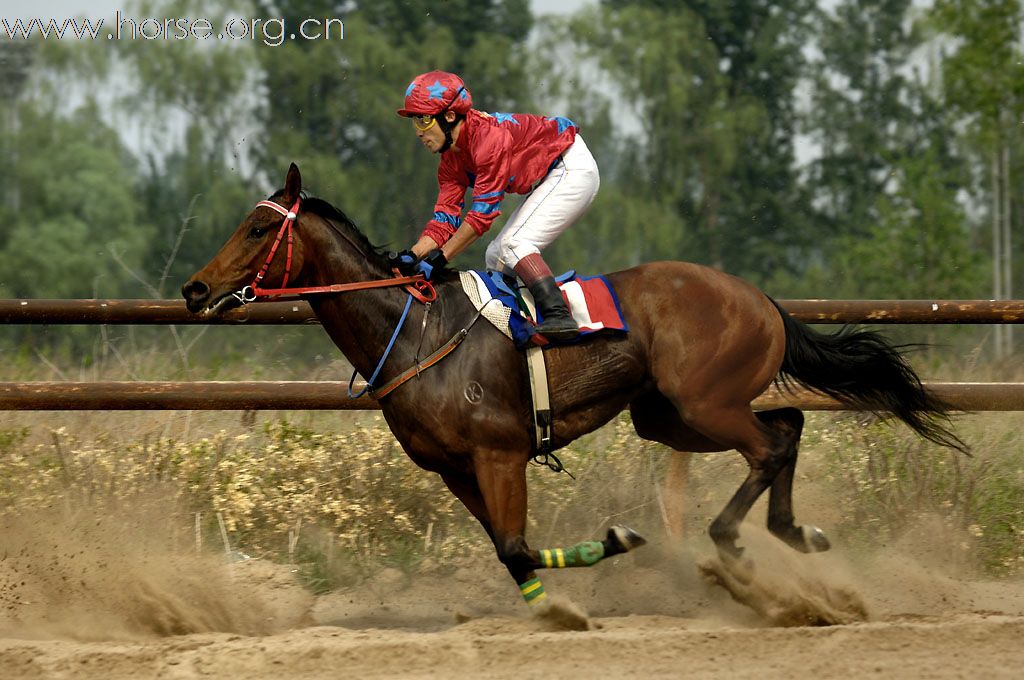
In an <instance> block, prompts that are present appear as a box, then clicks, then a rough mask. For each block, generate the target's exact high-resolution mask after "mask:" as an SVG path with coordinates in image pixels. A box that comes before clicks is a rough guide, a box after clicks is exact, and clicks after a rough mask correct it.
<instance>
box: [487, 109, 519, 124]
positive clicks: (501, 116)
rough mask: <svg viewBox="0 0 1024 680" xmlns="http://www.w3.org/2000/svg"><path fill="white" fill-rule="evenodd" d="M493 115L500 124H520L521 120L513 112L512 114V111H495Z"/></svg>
mask: <svg viewBox="0 0 1024 680" xmlns="http://www.w3.org/2000/svg"><path fill="white" fill-rule="evenodd" d="M491 115H492V116H494V119H495V120H497V121H498V124H501V123H515V124H516V125H519V121H518V120H516V118H515V116H514V115H513V114H511V113H498V112H494V113H492V114H491Z"/></svg>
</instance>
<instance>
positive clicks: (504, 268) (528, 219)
mask: <svg viewBox="0 0 1024 680" xmlns="http://www.w3.org/2000/svg"><path fill="white" fill-rule="evenodd" d="M600 185H601V176H600V173H599V172H598V169H597V162H596V161H594V157H593V156H592V155H591V154H590V149H588V148H587V145H586V143H585V142H584V141H583V138H582V137H580V136H579V135H577V136H576V141H575V142H573V145H572V146H570V147H569V148H568V149H566V150H565V153H564V154H562V160H561V161H560V162H559V163H558V164H557V165H556V166H555V167H554V168H552V169H551V171H550V172H549V173H548V174H547V176H546V177H544V179H543V180H542V181H541V182H540V184H538V185H537V187H536V188H535V189H534V190H533V191H532V192H530V193H529V194H528V195H527V197H526V200H525V201H523V204H522V205H520V206H519V208H518V209H517V210H516V211H515V212H514V213H512V216H511V217H509V219H508V222H507V223H506V224H505V226H504V228H503V229H502V230H501V232H499V233H498V235H497V237H495V239H494V240H493V241H492V242H491V244H490V245H489V246H487V257H486V264H487V268H488V269H494V270H497V271H501V272H504V273H505V274H508V275H510V276H514V275H515V271H514V267H515V266H516V263H517V262H519V260H521V259H522V258H524V257H526V256H527V255H529V254H530V253H539V252H540V251H542V250H544V248H546V247H547V246H549V245H550V244H551V243H552V242H553V241H554V240H555V239H556V238H558V235H559V234H561V233H562V232H563V231H565V230H566V229H568V228H569V225H571V224H572V223H573V222H575V221H576V220H578V219H579V218H580V216H581V215H583V213H584V212H586V210H587V208H588V207H590V204H591V203H592V202H593V201H594V196H595V195H597V189H598V187H599V186H600Z"/></svg>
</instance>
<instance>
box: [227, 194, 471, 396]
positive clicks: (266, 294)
mask: <svg viewBox="0 0 1024 680" xmlns="http://www.w3.org/2000/svg"><path fill="white" fill-rule="evenodd" d="M301 203H302V198H301V197H300V198H296V199H295V203H294V204H293V205H292V207H291V209H290V210H288V209H285V207H284V206H282V205H280V204H279V203H275V202H274V201H260V202H259V203H257V204H256V207H257V208H260V207H263V208H270V209H271V210H273V211H274V212H276V213H277V214H279V215H282V216H283V217H284V221H283V222H281V226H280V227H279V228H278V230H277V237H276V238H275V239H274V245H272V246H271V247H270V252H269V253H268V254H267V260H266V261H265V262H264V263H263V266H262V267H260V270H259V272H257V274H256V278H254V279H253V281H252V283H251V284H249V285H248V286H245V287H243V288H242V289H241V290H239V291H236V292H234V293H231V295H232V296H233V297H235V298H236V299H237V300H238V301H239V302H241V303H242V304H248V303H250V302H259V301H269V300H270V299H281V298H282V297H285V298H297V297H301V296H304V295H326V294H332V293H346V292H349V291H353V290H368V289H371V288H390V287H394V286H404V287H405V289H406V291H408V293H409V298H408V299H407V300H406V302H405V309H404V310H403V311H402V316H401V318H400V319H399V320H398V325H397V326H396V327H395V331H394V332H393V333H392V334H391V340H390V341H388V346H387V347H386V348H385V349H384V353H383V354H382V355H381V357H380V361H378V362H377V367H376V368H375V369H374V371H373V375H371V376H370V379H369V380H367V381H366V386H365V387H364V388H363V389H362V390H361V391H360V392H358V393H353V391H352V387H353V383H354V382H355V379H356V375H357V372H355V371H353V372H352V378H351V379H349V384H348V396H349V398H351V399H357V398H359V397H361V396H363V395H364V394H366V393H367V392H369V393H370V396H372V397H374V398H376V399H380V398H382V397H384V396H386V395H388V394H390V393H391V392H392V391H393V390H395V389H396V388H398V387H399V386H401V385H403V384H404V383H406V382H407V381H408V380H409V379H410V378H413V377H415V376H418V375H419V374H420V373H421V372H422V371H425V370H426V369H428V368H430V367H431V366H433V365H435V364H437V363H438V362H439V361H441V359H443V358H445V357H446V356H448V355H449V354H450V353H451V352H453V351H454V350H455V348H456V347H458V346H459V345H460V344H462V341H463V340H464V339H465V338H466V335H467V334H468V333H469V329H470V328H471V327H472V326H473V324H474V323H476V321H477V319H479V318H480V313H479V312H477V315H476V316H475V317H474V318H473V321H472V322H470V323H469V325H468V326H466V327H465V328H463V329H461V330H460V331H459V332H457V333H456V334H455V335H454V336H453V337H452V338H451V339H450V340H448V342H446V343H445V344H444V345H442V346H441V347H439V348H438V349H437V350H435V351H434V352H433V353H432V354H431V355H430V356H428V357H426V358H425V359H423V360H422V361H420V360H419V358H418V357H417V361H416V365H415V366H413V367H412V368H409V369H407V370H405V371H404V372H402V373H400V374H399V375H397V376H395V377H394V378H392V379H391V380H390V381H388V382H387V383H386V384H385V385H384V386H383V387H380V388H375V387H374V385H373V382H374V381H375V380H376V379H377V376H378V375H379V374H380V371H381V369H382V368H384V364H385V363H386V362H387V359H388V356H390V354H391V350H392V348H393V347H394V346H395V341H396V340H397V339H398V335H399V333H401V332H402V327H403V326H405V319H406V317H408V316H409V308H410V307H411V306H412V300H413V298H416V299H417V300H419V301H420V302H422V303H423V304H425V305H426V306H427V313H428V314H429V312H430V303H432V302H434V301H435V300H437V291H436V290H435V289H434V285H433V284H432V283H431V282H430V281H428V280H427V279H426V277H424V276H423V274H416V275H415V276H399V275H398V271H397V270H395V276H394V277H392V278H390V279H376V280H373V281H357V282H355V283H333V284H328V285H326V286H300V287H292V288H289V287H288V279H290V278H291V273H292V244H293V236H292V227H293V226H294V225H295V223H296V221H297V220H298V217H299V208H300V207H301ZM328 223H329V222H328ZM332 226H333V225H332ZM335 230H336V231H337V232H338V234H339V235H340V236H342V237H343V238H344V239H345V240H346V241H348V242H349V245H351V246H352V247H354V248H355V249H356V252H358V253H359V254H361V255H362V256H363V258H364V259H365V258H366V253H365V252H363V249H362V248H360V247H359V245H358V244H357V243H355V242H354V241H353V240H352V239H351V238H350V237H349V236H348V235H347V234H345V233H344V232H343V231H341V230H338V229H337V228H335ZM286 235H287V237H288V241H287V243H288V249H287V254H286V256H285V258H286V259H285V265H284V267H285V269H284V279H283V280H282V282H281V287H280V288H262V287H261V286H260V283H261V282H262V281H263V277H264V276H266V275H267V271H268V270H269V269H270V264H271V263H272V262H273V261H274V257H275V256H276V255H277V250H278V248H280V246H281V242H282V241H283V240H284V237H285V236H286ZM426 323H427V318H426V316H424V317H423V324H424V328H425V327H426ZM421 342H422V338H421ZM417 354H418V351H417Z"/></svg>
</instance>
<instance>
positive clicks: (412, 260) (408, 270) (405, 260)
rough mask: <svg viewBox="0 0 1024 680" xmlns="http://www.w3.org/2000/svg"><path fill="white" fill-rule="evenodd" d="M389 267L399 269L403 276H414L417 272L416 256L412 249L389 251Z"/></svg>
mask: <svg viewBox="0 0 1024 680" xmlns="http://www.w3.org/2000/svg"><path fill="white" fill-rule="evenodd" d="M387 257H388V267H390V268H392V269H397V270H398V271H399V272H401V274H402V275H403V276H412V275H413V274H415V273H416V271H417V270H416V259H417V258H416V256H415V255H413V252H412V251H411V250H402V251H399V252H397V253H396V252H394V251H389V252H388V256H387Z"/></svg>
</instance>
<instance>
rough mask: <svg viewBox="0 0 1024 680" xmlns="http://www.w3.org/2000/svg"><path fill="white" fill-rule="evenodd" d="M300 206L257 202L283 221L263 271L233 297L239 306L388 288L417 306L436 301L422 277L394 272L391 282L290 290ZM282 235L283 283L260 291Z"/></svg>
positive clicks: (430, 286) (431, 288)
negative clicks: (407, 296) (285, 246)
mask: <svg viewBox="0 0 1024 680" xmlns="http://www.w3.org/2000/svg"><path fill="white" fill-rule="evenodd" d="M301 203H302V199H301V198H296V199H295V203H294V204H293V205H292V207H291V209H290V210H287V209H285V207H284V206H282V205H280V204H278V203H274V202H273V201H260V202H259V203H257V204H256V207H257V208H260V207H263V208H270V209H271V210H273V211H274V212H276V213H278V214H279V215H283V216H284V221H283V222H282V223H281V226H280V227H279V228H278V230H277V238H275V239H274V245H272V246H271V247H270V252H269V253H267V261H266V262H264V263H263V266H262V267H260V270H259V272H258V273H257V274H256V278H254V279H253V281H252V283H251V284H249V285H248V286H246V287H244V288H242V290H240V291H238V292H237V293H234V296H235V297H237V298H238V299H239V300H240V301H241V302H242V303H247V302H255V301H256V300H261V299H262V300H266V299H268V298H276V297H279V296H282V295H287V296H296V297H297V296H300V295H317V294H326V293H344V292H346V291H350V290H366V289H368V288H386V287H390V286H405V288H406V290H407V291H409V293H410V294H411V295H412V296H413V297H414V298H416V299H417V300H419V301H420V302H424V303H426V302H433V301H434V300H436V299H437V291H435V290H434V286H433V285H432V284H431V283H430V281H427V280H426V279H425V278H424V277H423V275H422V274H416V275H415V276H399V275H398V271H397V270H395V276H394V278H390V279H377V280H375V281H359V282H356V283H334V284H330V285H326V286H305V287H298V288H289V287H288V279H289V278H291V273H292V225H294V224H295V222H296V220H297V219H298V216H299V207H300V204H301ZM285 234H287V235H288V250H287V253H286V255H285V263H284V279H282V281H281V287H280V288H261V287H260V282H261V281H263V277H264V276H266V275H267V270H269V269H270V263H271V262H273V261H274V256H275V255H277V249H278V248H279V247H280V246H281V241H282V240H283V239H284V236H285Z"/></svg>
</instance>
